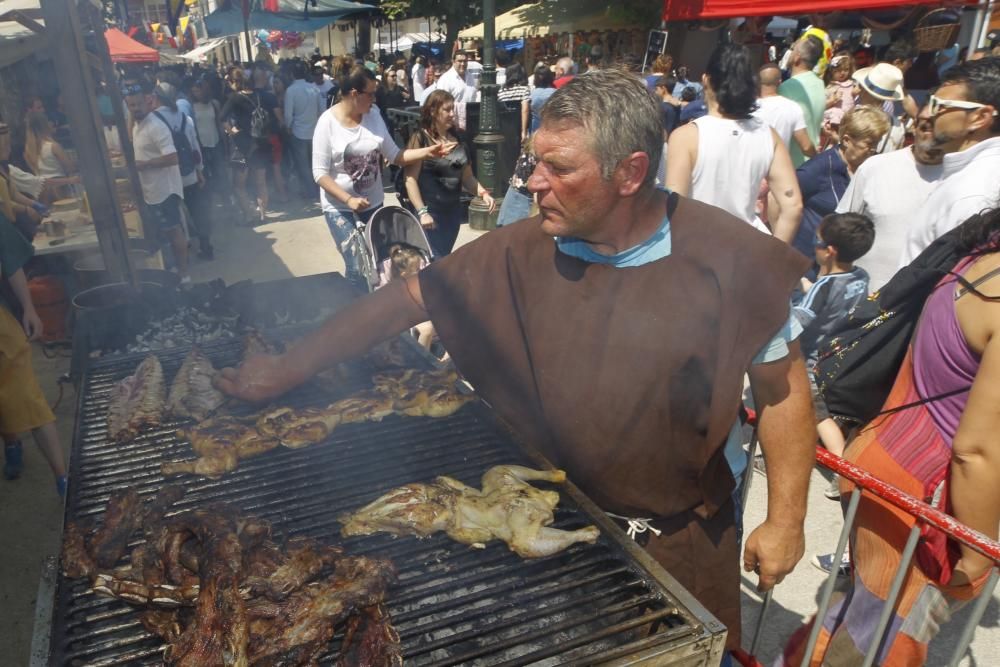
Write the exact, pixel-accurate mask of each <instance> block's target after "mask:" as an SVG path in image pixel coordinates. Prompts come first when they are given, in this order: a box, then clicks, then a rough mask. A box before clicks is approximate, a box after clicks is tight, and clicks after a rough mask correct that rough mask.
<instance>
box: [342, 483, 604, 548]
mask: <svg viewBox="0 0 1000 667" xmlns="http://www.w3.org/2000/svg"><path fill="white" fill-rule="evenodd" d="M530 480H542V481H547V482H557V483H559V482H564V481H566V473H565V472H563V471H561V470H552V471H542V470H531V469H530V468H524V467H521V466H494V467H493V468H490V469H489V470H488V471H486V474H484V475H483V478H482V486H483V488H482V490H481V491H480V490H477V489H474V488H472V487H470V486H466V485H465V484H462V483H461V482H459V481H457V480H455V479H452V478H450V477H438V478H437V479H436V480H435V481H434V482H433V483H431V484H419V483H417V484H408V485H406V486H403V487H400V488H398V489H394V490H392V491H390V492H389V493H387V494H385V495H383V496H382V497H380V498H378V499H377V500H375V501H374V502H372V503H370V504H368V505H366V506H365V507H362V508H361V509H360V510H358V511H357V512H354V513H353V514H347V515H342V516H341V517H339V521H340V522H341V524H342V528H341V534H342V535H344V536H350V535H370V534H372V533H376V532H387V533H392V534H394V535H416V536H418V537H426V536H428V535H430V534H431V533H434V532H437V531H439V530H443V531H445V532H446V533H447V534H448V536H449V537H451V538H452V539H453V540H455V541H457V542H461V543H463V544H468V545H471V546H474V547H478V548H482V547H484V546H485V544H486V542H489V541H490V540H493V539H499V540H503V541H504V542H506V543H507V546H508V547H509V548H510V549H511V551H513V552H515V553H517V554H518V555H519V556H521V557H523V558H537V557H540V556H548V555H551V554H554V553H557V552H559V551H562V550H563V549H566V548H567V547H569V546H571V545H572V544H575V543H577V542H589V543H593V542H594V541H596V540H597V538H598V536H599V535H600V532H599V531H598V530H597V528H596V527H594V526H588V527H586V528H581V529H579V530H559V529H556V528H549V527H548V526H549V525H550V524H551V523H552V521H553V520H554V518H555V517H554V514H553V511H554V510H555V507H556V505H557V504H558V503H559V494H558V493H557V492H555V491H543V490H541V489H536V488H535V487H533V486H531V485H530V484H528V481H530Z"/></svg>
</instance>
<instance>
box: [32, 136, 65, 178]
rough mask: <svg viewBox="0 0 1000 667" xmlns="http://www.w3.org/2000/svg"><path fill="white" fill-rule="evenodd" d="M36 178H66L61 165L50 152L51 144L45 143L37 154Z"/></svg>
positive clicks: (49, 142)
mask: <svg viewBox="0 0 1000 667" xmlns="http://www.w3.org/2000/svg"><path fill="white" fill-rule="evenodd" d="M38 176H39V177H40V178H62V177H64V176H66V172H64V171H63V168H62V164H60V163H59V159H58V158H57V157H56V156H55V153H53V152H52V142H51V141H46V142H44V143H43V144H42V148H41V150H40V151H39V152H38Z"/></svg>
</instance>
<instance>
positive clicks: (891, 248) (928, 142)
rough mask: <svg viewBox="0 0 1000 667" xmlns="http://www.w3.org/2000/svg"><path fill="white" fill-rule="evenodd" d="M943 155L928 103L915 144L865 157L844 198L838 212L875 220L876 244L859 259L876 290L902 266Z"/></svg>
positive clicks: (919, 121) (920, 117) (932, 187)
mask: <svg viewBox="0 0 1000 667" xmlns="http://www.w3.org/2000/svg"><path fill="white" fill-rule="evenodd" d="M943 157H944V153H943V152H942V151H941V149H940V148H938V147H937V146H936V145H935V144H934V121H933V120H932V119H931V115H930V110H929V109H928V108H927V107H924V109H923V110H922V111H921V112H920V113H919V114H918V115H917V125H916V132H915V134H914V141H913V145H912V146H910V147H908V148H904V149H902V150H898V151H890V152H888V153H883V154H882V155H873V156H872V157H870V158H868V159H867V160H865V161H864V163H863V164H862V165H861V166H860V167H858V169H857V171H855V172H854V177H853V178H852V179H851V183H850V185H848V186H847V190H846V191H845V192H844V195H843V196H842V197H841V198H840V202H839V203H838V204H837V213H861V214H864V215H866V216H868V217H869V218H871V220H872V222H874V223H875V232H876V233H875V245H873V246H872V249H871V250H870V251H868V253H866V254H865V256H864V257H863V258H861V259H859V260H858V262H857V264H858V266H860V267H862V268H863V269H865V270H866V271H868V275H869V278H870V281H869V287H870V288H871V291H873V292H874V291H875V290H878V289H881V288H882V286H883V285H885V284H886V283H887V282H889V279H890V278H892V276H893V274H895V273H896V269H897V268H899V258H900V257H901V256H902V254H903V247H904V246H905V245H906V238H907V235H908V233H909V229H910V226H911V225H912V224H913V221H914V220H916V219H917V218H918V217H919V216H920V212H921V209H922V207H923V205H924V200H926V199H927V196H928V195H929V194H930V193H931V191H932V190H933V189H934V187H935V186H936V185H937V182H938V180H940V178H941V171H942V169H943V167H942V166H941V160H942V158H943Z"/></svg>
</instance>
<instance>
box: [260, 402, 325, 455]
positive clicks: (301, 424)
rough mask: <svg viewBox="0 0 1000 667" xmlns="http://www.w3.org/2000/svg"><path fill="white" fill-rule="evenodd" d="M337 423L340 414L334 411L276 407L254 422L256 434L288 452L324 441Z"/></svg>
mask: <svg viewBox="0 0 1000 667" xmlns="http://www.w3.org/2000/svg"><path fill="white" fill-rule="evenodd" d="M331 407H333V406H331ZM340 420H341V416H340V412H338V411H336V410H333V409H321V408H302V409H299V410H295V409H293V408H277V409H274V410H270V411H268V412H265V413H264V414H262V415H261V416H260V417H259V418H258V419H257V431H258V433H260V434H261V435H263V436H265V437H271V438H275V439H277V440H279V441H280V442H281V444H282V445H283V446H285V447H288V448H289V449H299V448H301V447H307V446H309V445H314V444H316V443H318V442H322V441H323V440H325V439H326V438H327V436H329V435H330V433H331V432H332V431H333V429H334V428H336V426H337V424H339V423H340Z"/></svg>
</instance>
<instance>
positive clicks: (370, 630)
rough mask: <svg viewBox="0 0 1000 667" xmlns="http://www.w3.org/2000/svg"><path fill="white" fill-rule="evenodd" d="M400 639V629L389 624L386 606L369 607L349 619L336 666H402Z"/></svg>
mask: <svg viewBox="0 0 1000 667" xmlns="http://www.w3.org/2000/svg"><path fill="white" fill-rule="evenodd" d="M399 643H400V639H399V633H398V632H396V629H395V628H394V627H392V624H391V623H390V621H389V615H388V612H386V610H385V607H384V606H382V605H376V606H374V607H368V608H367V609H365V610H364V613H363V614H358V615H356V616H352V617H351V619H350V620H349V621H348V628H347V632H346V633H344V648H343V649H342V650H341V653H340V657H339V658H337V667H353V666H354V665H364V666H365V667H401V666H402V664H403V654H402V652H401V649H400V645H399Z"/></svg>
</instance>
